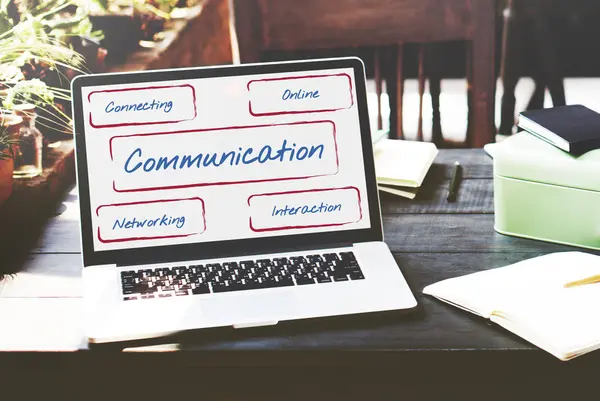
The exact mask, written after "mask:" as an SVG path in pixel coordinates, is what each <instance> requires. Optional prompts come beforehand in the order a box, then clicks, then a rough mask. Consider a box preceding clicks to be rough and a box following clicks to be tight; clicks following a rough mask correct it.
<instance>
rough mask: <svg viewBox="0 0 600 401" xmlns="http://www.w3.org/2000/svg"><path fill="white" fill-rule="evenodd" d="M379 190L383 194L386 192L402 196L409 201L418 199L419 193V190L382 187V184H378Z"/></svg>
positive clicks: (389, 186) (390, 186)
mask: <svg viewBox="0 0 600 401" xmlns="http://www.w3.org/2000/svg"><path fill="white" fill-rule="evenodd" d="M377 188H378V189H379V190H380V191H382V192H386V193H388V194H392V195H398V196H402V197H404V198H408V199H414V198H416V196H417V192H418V191H419V188H412V187H395V186H392V185H381V184H377Z"/></svg>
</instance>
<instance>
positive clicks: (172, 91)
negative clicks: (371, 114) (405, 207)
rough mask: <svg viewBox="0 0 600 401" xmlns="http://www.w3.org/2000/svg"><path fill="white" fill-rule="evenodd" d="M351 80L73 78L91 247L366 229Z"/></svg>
mask: <svg viewBox="0 0 600 401" xmlns="http://www.w3.org/2000/svg"><path fill="white" fill-rule="evenodd" d="M354 79H355V77H354V72H353V70H352V69H339V70H324V71H303V72H294V73H289V72H288V73H276V74H261V75H248V76H232V77H218V78H200V79H192V80H185V81H164V82H152V83H143V84H120V85H102V86H99V87H84V88H83V89H82V99H83V113H84V120H85V122H84V123H85V138H86V149H87V152H86V153H87V164H88V176H89V191H90V206H91V211H92V225H93V229H94V249H95V250H96V251H106V250H116V249H128V248H140V247H148V246H163V245H174V244H186V243H198V242H211V241H222V240H235V239H247V238H258V237H268V236H280V235H294V234H307V233H315V232H326V231H336V230H350V229H363V228H369V227H370V221H369V212H368V211H369V207H368V204H367V196H366V180H365V173H364V163H363V155H362V145H361V134H360V124H359V114H358V109H357V105H356V91H355V89H356V85H355V82H354Z"/></svg>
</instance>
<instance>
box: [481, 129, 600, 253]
mask: <svg viewBox="0 0 600 401" xmlns="http://www.w3.org/2000/svg"><path fill="white" fill-rule="evenodd" d="M490 153H492V154H493V158H494V212H495V221H494V229H495V230H496V231H497V232H499V233H501V234H505V235H512V236H517V237H523V238H530V239H535V240H541V241H549V242H555V243H559V244H565V245H573V246H578V247H582V248H587V249H595V250H600V149H599V150H594V151H591V152H588V153H586V154H584V155H582V156H580V157H578V158H577V157H573V156H571V155H569V154H568V153H565V152H563V151H562V150H560V149H557V148H556V147H554V146H552V145H550V144H548V143H546V142H544V141H542V140H540V139H538V138H536V137H534V136H532V135H530V134H528V133H525V132H521V133H518V134H516V135H513V136H511V137H509V138H507V139H505V140H504V141H502V142H500V143H498V144H494V148H493V152H490Z"/></svg>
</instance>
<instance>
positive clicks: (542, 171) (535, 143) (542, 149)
mask: <svg viewBox="0 0 600 401" xmlns="http://www.w3.org/2000/svg"><path fill="white" fill-rule="evenodd" d="M493 158H494V174H498V175H500V176H504V177H509V178H515V179H521V180H526V181H535V182H540V183H545V184H552V185H559V186H562V187H570V188H578V189H586V190H591V191H600V149H596V150H592V151H590V152H587V153H585V154H583V155H581V156H579V157H576V156H572V155H570V154H568V153H566V152H564V151H562V150H560V149H558V148H556V147H555V146H553V145H551V144H549V143H546V142H544V141H542V140H541V139H538V138H536V137H534V136H533V135H531V134H528V133H526V132H524V131H523V132H520V133H518V134H515V135H512V136H510V137H508V138H506V139H505V140H503V141H502V142H500V143H498V144H495V146H494V149H493Z"/></svg>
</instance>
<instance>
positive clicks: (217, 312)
mask: <svg viewBox="0 0 600 401" xmlns="http://www.w3.org/2000/svg"><path fill="white" fill-rule="evenodd" d="M252 292H253V293H252V294H226V295H225V294H224V296H219V297H216V298H213V299H206V300H204V301H202V312H203V313H202V314H203V319H205V321H206V323H207V324H208V325H211V326H213V325H216V326H235V327H239V328H242V327H254V326H267V325H273V324H276V323H277V321H278V320H280V319H281V318H282V317H289V316H290V315H294V314H295V313H294V311H295V309H296V305H295V301H294V300H295V298H296V297H295V296H294V294H291V293H289V292H287V293H286V292H284V293H282V292H277V293H263V294H261V293H260V292H255V291H252Z"/></svg>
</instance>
